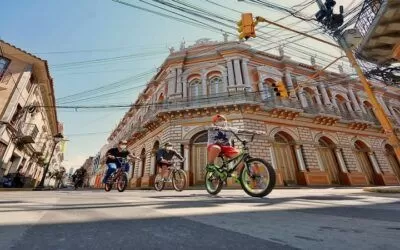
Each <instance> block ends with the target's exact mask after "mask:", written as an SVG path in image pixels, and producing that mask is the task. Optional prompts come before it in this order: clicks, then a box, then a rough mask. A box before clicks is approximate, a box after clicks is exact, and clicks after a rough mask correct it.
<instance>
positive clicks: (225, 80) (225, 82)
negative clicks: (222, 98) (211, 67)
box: [218, 72, 228, 92]
mask: <svg viewBox="0 0 400 250" xmlns="http://www.w3.org/2000/svg"><path fill="white" fill-rule="evenodd" d="M222 84H223V86H222V91H223V92H227V88H228V82H227V74H226V72H222ZM218 90H219V89H218Z"/></svg>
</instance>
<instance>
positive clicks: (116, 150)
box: [106, 148, 129, 164]
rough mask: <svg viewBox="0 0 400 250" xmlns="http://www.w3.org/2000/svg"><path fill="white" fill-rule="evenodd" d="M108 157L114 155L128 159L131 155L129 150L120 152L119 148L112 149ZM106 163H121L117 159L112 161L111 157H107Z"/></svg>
mask: <svg viewBox="0 0 400 250" xmlns="http://www.w3.org/2000/svg"><path fill="white" fill-rule="evenodd" d="M106 155H112V156H115V157H121V158H126V157H127V156H128V155H129V151H128V150H123V151H119V150H118V148H112V149H110V150H108V152H107V154H106ZM106 163H107V164H108V163H117V164H118V163H119V162H118V160H117V159H110V158H109V157H107V160H106Z"/></svg>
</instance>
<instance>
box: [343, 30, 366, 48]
mask: <svg viewBox="0 0 400 250" xmlns="http://www.w3.org/2000/svg"><path fill="white" fill-rule="evenodd" d="M343 37H344V40H345V41H346V43H347V45H348V46H349V47H350V48H355V47H357V46H358V45H359V44H360V43H361V40H362V35H361V33H360V31H358V29H348V30H345V31H344V32H343Z"/></svg>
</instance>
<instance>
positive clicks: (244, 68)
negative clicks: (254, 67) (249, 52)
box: [242, 59, 251, 89]
mask: <svg viewBox="0 0 400 250" xmlns="http://www.w3.org/2000/svg"><path fill="white" fill-rule="evenodd" d="M248 62H249V60H248V59H242V74H243V80H244V85H245V87H249V88H250V89H251V84H250V77H249V68H248V67H247V63H248Z"/></svg>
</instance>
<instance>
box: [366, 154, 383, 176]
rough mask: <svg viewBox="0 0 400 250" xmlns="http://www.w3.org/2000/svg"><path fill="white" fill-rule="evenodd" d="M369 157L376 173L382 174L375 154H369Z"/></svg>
mask: <svg viewBox="0 0 400 250" xmlns="http://www.w3.org/2000/svg"><path fill="white" fill-rule="evenodd" d="M368 157H369V159H370V160H371V162H372V166H373V167H374V170H375V173H377V174H382V172H381V169H380V168H379V164H378V162H377V161H376V158H375V155H374V153H373V152H368Z"/></svg>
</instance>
